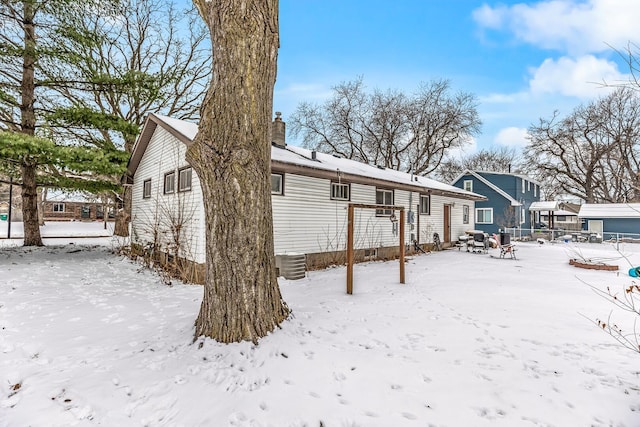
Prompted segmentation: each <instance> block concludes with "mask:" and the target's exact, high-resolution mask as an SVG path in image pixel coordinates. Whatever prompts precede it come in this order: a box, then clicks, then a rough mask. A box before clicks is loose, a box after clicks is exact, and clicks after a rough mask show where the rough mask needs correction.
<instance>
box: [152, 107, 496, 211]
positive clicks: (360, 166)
mask: <svg viewBox="0 0 640 427" xmlns="http://www.w3.org/2000/svg"><path fill="white" fill-rule="evenodd" d="M155 116H156V118H158V119H159V120H160V121H162V122H164V123H165V124H166V125H167V126H169V127H171V128H173V129H174V130H175V131H177V132H179V133H180V134H182V135H184V136H185V137H187V138H188V139H189V140H193V138H195V136H196V134H197V133H198V125H197V124H195V123H192V122H187V121H184V120H180V119H174V118H171V117H167V116H161V115H157V114H155ZM271 159H272V160H274V161H277V162H282V163H288V164H292V165H298V166H304V167H309V168H313V169H320V170H327V171H338V170H339V171H340V172H342V173H345V174H351V175H358V176H364V177H368V178H373V179H380V180H385V181H390V182H395V183H400V184H406V185H413V186H415V187H421V188H425V189H433V190H442V191H446V192H450V193H456V194H460V195H461V196H466V197H469V198H475V199H484V198H485V197H484V196H482V195H480V194H476V193H473V192H470V191H466V190H463V189H461V188H458V187H454V186H453V185H449V184H445V183H442V182H439V181H436V180H434V179H431V178H426V177H423V176H414V175H412V174H409V173H406V172H400V171H396V170H392V169H387V168H378V167H377V166H371V165H368V164H366V163H362V162H358V161H355V160H349V159H344V158H339V157H335V156H333V155H330V154H324V153H319V152H316V160H313V159H312V151H311V150H307V149H305V148H302V147H296V146H292V145H287V146H286V147H285V148H281V147H277V146H272V147H271Z"/></svg>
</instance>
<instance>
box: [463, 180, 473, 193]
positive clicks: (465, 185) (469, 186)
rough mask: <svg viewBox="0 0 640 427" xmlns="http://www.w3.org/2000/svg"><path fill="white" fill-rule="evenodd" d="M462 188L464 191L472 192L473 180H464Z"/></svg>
mask: <svg viewBox="0 0 640 427" xmlns="http://www.w3.org/2000/svg"><path fill="white" fill-rule="evenodd" d="M462 188H464V189H465V190H466V191H473V180H471V179H469V180H464V182H463V183H462Z"/></svg>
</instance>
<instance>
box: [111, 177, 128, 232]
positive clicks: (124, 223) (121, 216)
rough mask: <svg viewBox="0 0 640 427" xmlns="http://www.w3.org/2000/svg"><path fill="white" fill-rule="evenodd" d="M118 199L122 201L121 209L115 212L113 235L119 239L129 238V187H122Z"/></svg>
mask: <svg viewBox="0 0 640 427" xmlns="http://www.w3.org/2000/svg"><path fill="white" fill-rule="evenodd" d="M120 197H122V199H123V204H122V207H121V208H118V209H117V210H116V221H115V225H114V229H113V234H114V235H115V236H120V237H128V236H129V222H130V221H131V204H132V197H131V187H123V189H122V191H121V192H120ZM116 206H118V204H116Z"/></svg>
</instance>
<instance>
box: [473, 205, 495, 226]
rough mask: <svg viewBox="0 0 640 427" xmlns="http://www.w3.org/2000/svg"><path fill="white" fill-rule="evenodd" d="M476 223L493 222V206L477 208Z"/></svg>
mask: <svg viewBox="0 0 640 427" xmlns="http://www.w3.org/2000/svg"><path fill="white" fill-rule="evenodd" d="M476 223H477V224H493V208H477V209H476Z"/></svg>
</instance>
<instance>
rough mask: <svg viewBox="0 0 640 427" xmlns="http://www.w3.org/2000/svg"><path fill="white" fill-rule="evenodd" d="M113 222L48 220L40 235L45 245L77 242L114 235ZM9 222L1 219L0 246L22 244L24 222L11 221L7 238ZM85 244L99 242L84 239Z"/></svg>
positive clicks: (41, 228)
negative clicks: (80, 239)
mask: <svg viewBox="0 0 640 427" xmlns="http://www.w3.org/2000/svg"><path fill="white" fill-rule="evenodd" d="M113 225H114V223H113V222H107V225H106V227H105V224H104V222H103V221H87V222H81V221H47V222H46V223H45V225H44V226H41V227H40V235H41V236H42V238H43V241H44V244H45V245H50V244H57V245H62V244H68V243H72V242H75V241H76V240H77V239H78V238H83V239H85V238H94V237H108V236H112V235H113ZM8 232H9V223H8V222H7V221H0V248H1V247H6V246H22V244H23V240H22V239H23V237H24V225H23V223H22V222H12V223H11V238H10V239H7V237H8V234H9V233H8ZM82 243H83V244H93V243H97V242H95V241H90V240H83V241H82Z"/></svg>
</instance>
